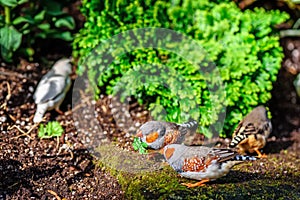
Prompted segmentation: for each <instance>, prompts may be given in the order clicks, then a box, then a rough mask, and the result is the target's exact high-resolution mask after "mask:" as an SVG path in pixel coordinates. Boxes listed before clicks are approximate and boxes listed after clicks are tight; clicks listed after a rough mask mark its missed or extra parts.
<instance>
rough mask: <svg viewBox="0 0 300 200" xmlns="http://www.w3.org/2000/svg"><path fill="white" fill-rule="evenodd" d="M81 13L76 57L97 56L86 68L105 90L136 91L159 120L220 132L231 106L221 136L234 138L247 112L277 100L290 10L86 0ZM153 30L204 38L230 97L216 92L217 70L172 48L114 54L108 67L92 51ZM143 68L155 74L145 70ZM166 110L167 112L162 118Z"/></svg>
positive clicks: (208, 3) (206, 3)
mask: <svg viewBox="0 0 300 200" xmlns="http://www.w3.org/2000/svg"><path fill="white" fill-rule="evenodd" d="M81 11H82V13H83V14H84V16H85V17H86V22H85V25H84V28H82V29H81V30H80V31H79V34H77V35H76V36H75V39H74V43H73V47H74V51H73V56H74V57H81V58H82V61H84V58H87V57H89V56H90V57H91V58H90V59H86V60H85V66H86V68H84V66H81V67H82V68H80V70H79V72H82V71H84V70H87V72H88V74H89V76H90V78H91V79H92V80H95V88H94V89H95V90H96V91H97V94H99V93H101V92H102V93H108V94H117V93H118V94H120V93H121V97H122V95H123V96H131V95H132V96H134V97H135V98H136V99H137V100H138V101H139V103H142V104H146V105H148V108H149V109H150V110H151V114H152V116H153V117H154V118H155V119H160V120H167V121H173V122H183V121H186V120H187V119H188V118H194V119H198V118H199V117H200V119H199V122H200V131H201V132H202V133H204V134H205V135H206V136H207V137H211V136H212V135H213V133H212V132H213V131H214V130H212V129H209V127H210V126H211V125H214V126H217V127H218V128H220V129H222V127H223V126H222V124H216V123H217V122H218V119H219V117H222V115H220V113H222V112H223V110H222V109H221V108H225V107H226V108H227V116H226V120H225V125H224V128H223V130H222V132H220V133H219V134H220V136H230V135H231V133H232V130H233V129H234V127H235V126H236V124H237V123H238V122H239V121H240V120H241V119H242V116H243V115H245V114H247V113H248V112H250V110H251V109H252V108H253V107H255V106H257V105H260V104H265V103H266V102H267V101H268V100H269V99H270V98H271V94H270V91H271V90H272V83H273V82H274V81H275V80H276V75H277V73H278V70H279V68H280V64H281V61H282V58H283V53H282V48H281V47H280V45H279V31H278V30H277V29H276V28H275V26H276V25H277V24H280V23H283V22H284V21H286V20H287V19H289V16H288V15H287V14H286V13H282V12H280V11H278V10H273V11H266V10H265V9H263V8H255V9H254V10H245V11H244V12H242V11H241V10H240V9H239V8H238V7H237V6H236V4H235V3H234V2H229V3H228V2H226V3H219V2H217V1H215V2H214V1H208V0H207V1H193V0H184V1H176V0H172V1H171V0H170V1H140V0H135V1H130V2H129V1H122V0H115V1H101V2H99V1H96V0H83V4H82V7H81ZM146 27H161V28H168V29H172V30H175V31H178V32H180V33H183V34H185V35H187V36H188V37H191V38H193V39H194V40H196V41H197V42H199V44H201V46H202V47H203V49H204V52H206V55H205V56H206V58H207V59H208V60H209V61H211V62H213V63H214V64H215V65H216V67H217V69H218V70H219V73H220V76H221V78H222V80H223V84H224V87H225V91H226V99H225V96H222V95H221V96H213V95H212V94H211V92H210V91H209V87H210V86H209V84H208V81H210V83H213V82H214V81H216V79H217V76H214V75H215V74H213V73H212V74H210V75H209V76H207V75H205V74H201V73H200V74H199V70H200V71H201V70H202V69H203V68H201V67H203V66H194V65H192V64H191V63H188V61H187V60H185V59H184V58H180V57H179V56H178V55H174V54H173V53H172V52H168V51H166V50H164V49H153V48H152V49H142V50H140V49H139V50H134V51H131V52H129V53H127V54H126V55H123V56H119V57H114V56H113V55H110V56H111V57H110V59H112V60H113V62H112V63H111V64H110V65H109V66H108V67H107V68H105V69H104V68H103V66H105V64H106V63H107V62H108V60H107V59H106V60H105V59H96V58H97V56H99V55H98V54H97V50H96V51H93V52H92V54H93V55H91V53H90V52H91V51H92V49H93V48H95V47H96V46H97V45H99V44H103V43H104V41H105V40H106V39H109V38H110V37H112V36H114V35H116V34H119V33H121V32H124V31H126V30H131V29H136V28H146ZM136 38H138V36H136ZM128 42H129V43H128V45H130V41H128ZM138 42H139V41H138ZM111 48H113V47H111ZM96 49H97V48H96ZM98 58H99V57H98ZM199 59H200V58H199ZM200 60H201V59H200ZM203 61H204V60H203ZM149 65H150V66H149ZM99 66H100V67H99ZM101 66H102V67H101ZM151 66H152V67H151ZM98 67H99V69H98ZM139 70H145V71H147V70H148V71H147V73H139V74H137V72H139ZM151 70H152V71H151ZM166 72H167V73H166ZM164 73H166V74H164ZM145 74H146V75H145ZM214 79H215V80H214ZM181 82H183V83H182V84H181ZM120 83H121V84H120ZM164 84H166V85H167V86H166V87H165V85H164ZM120 85H121V87H119V86H120ZM124 85H125V87H124ZM186 86H187V87H186ZM170 88H171V89H170ZM172 88H176V89H177V90H172ZM186 88H188V89H186ZM180 93H185V94H180ZM123 99H124V98H123ZM216 105H218V106H217V107H216ZM195 109H196V110H195ZM163 110H165V112H166V115H165V117H164V119H161V118H160V116H161V113H162V112H163ZM183 111H184V112H185V111H188V113H189V115H185V114H184V113H183ZM218 130H219V129H218ZM218 130H215V131H218Z"/></svg>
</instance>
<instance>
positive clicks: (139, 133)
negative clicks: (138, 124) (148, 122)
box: [136, 130, 143, 138]
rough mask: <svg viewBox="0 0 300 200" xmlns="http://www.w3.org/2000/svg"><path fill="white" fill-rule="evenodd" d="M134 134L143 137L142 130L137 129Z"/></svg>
mask: <svg viewBox="0 0 300 200" xmlns="http://www.w3.org/2000/svg"><path fill="white" fill-rule="evenodd" d="M136 136H137V137H139V138H141V137H143V133H142V131H141V130H138V132H137V134H136Z"/></svg>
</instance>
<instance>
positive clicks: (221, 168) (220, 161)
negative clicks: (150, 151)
mask: <svg viewBox="0 0 300 200" xmlns="http://www.w3.org/2000/svg"><path fill="white" fill-rule="evenodd" d="M164 157H165V159H166V161H167V162H168V164H169V165H170V166H171V167H172V168H173V169H174V170H175V171H176V172H178V173H179V174H180V175H181V176H183V177H185V178H189V179H194V180H198V181H199V182H197V183H182V185H185V186H187V187H196V186H203V185H204V183H206V182H209V181H212V180H216V179H218V178H220V177H222V176H225V175H226V174H227V173H228V172H229V171H230V169H231V168H232V167H233V166H234V165H236V164H239V163H242V162H244V161H252V160H256V158H255V157H251V156H243V155H239V154H238V153H237V152H235V151H233V150H231V149H217V148H210V147H205V146H185V145H180V144H169V145H167V146H165V147H164Z"/></svg>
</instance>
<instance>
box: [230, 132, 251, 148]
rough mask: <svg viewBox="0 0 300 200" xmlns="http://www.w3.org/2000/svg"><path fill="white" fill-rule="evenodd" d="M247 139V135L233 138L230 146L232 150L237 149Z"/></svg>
mask: <svg viewBox="0 0 300 200" xmlns="http://www.w3.org/2000/svg"><path fill="white" fill-rule="evenodd" d="M246 138H247V135H236V136H235V137H234V138H232V141H231V143H230V144H229V147H230V148H233V147H236V146H237V145H238V144H239V143H240V142H241V141H243V140H244V139H246Z"/></svg>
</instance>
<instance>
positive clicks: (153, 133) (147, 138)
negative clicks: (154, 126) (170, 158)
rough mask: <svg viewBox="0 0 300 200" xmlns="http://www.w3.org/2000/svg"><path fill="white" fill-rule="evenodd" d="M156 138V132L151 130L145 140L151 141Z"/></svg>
mask: <svg viewBox="0 0 300 200" xmlns="http://www.w3.org/2000/svg"><path fill="white" fill-rule="evenodd" d="M157 138H158V132H152V133H150V134H149V135H147V136H146V142H148V143H152V142H154V141H155V140H156V139H157Z"/></svg>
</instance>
